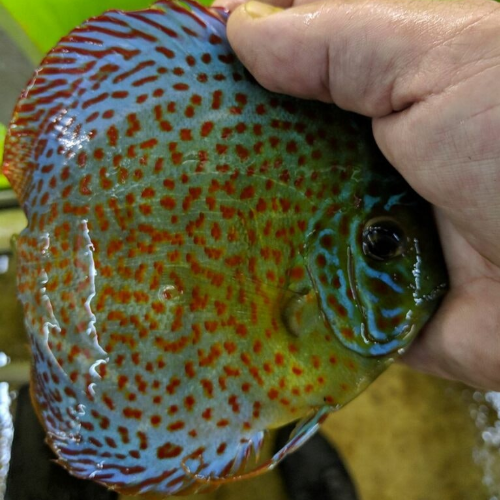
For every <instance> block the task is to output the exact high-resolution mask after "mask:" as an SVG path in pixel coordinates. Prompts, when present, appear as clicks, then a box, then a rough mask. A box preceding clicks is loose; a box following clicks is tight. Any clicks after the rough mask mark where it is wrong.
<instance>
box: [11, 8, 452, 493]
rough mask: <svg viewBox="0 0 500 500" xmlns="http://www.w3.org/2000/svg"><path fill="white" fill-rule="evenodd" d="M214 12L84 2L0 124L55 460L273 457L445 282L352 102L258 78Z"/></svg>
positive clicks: (316, 420) (191, 469) (403, 342)
mask: <svg viewBox="0 0 500 500" xmlns="http://www.w3.org/2000/svg"><path fill="white" fill-rule="evenodd" d="M226 18H227V13H225V12H224V11H222V10H220V9H219V10H218V9H206V8H203V7H201V6H199V5H197V4H195V3H192V2H185V3H178V2H174V1H160V2H158V3H156V4H155V5H153V6H152V7H151V8H150V9H148V10H143V11H137V12H121V11H110V12H107V13H105V14H103V15H102V16H100V17H97V18H94V19H91V20H89V21H87V22H85V23H84V24H83V25H82V26H81V27H78V28H76V29H75V30H74V31H73V32H71V33H70V34H69V35H68V36H67V37H65V38H63V39H62V40H61V41H60V42H59V44H58V45H57V46H56V47H55V48H54V49H53V50H52V51H51V52H50V53H49V54H48V55H47V57H46V58H45V60H44V61H43V62H42V64H41V67H40V68H39V69H38V70H37V72H36V73H35V76H34V78H33V79H32V81H31V82H30V83H29V85H28V87H27V89H26V91H25V92H24V93H23V95H22V96H21V98H20V101H19V103H18V104H17V108H16V110H15V112H14V116H13V120H12V123H11V125H10V128H9V132H8V136H7V141H6V150H5V159H4V160H5V164H4V171H5V173H6V175H7V176H8V178H9V179H10V182H11V184H12V186H13V188H14V190H15V192H16V194H17V196H18V198H19V201H20V203H21V205H22V207H23V208H24V211H25V212H26V215H27V218H28V227H27V228H26V229H25V230H24V231H23V232H22V234H21V235H20V236H19V239H18V241H17V248H18V254H19V271H18V282H19V294H20V300H21V301H22V304H23V306H24V313H25V318H26V326H27V331H28V335H29V339H30V343H31V349H32V353H33V370H32V394H33V399H34V401H35V403H36V406H37V410H38V413H39V416H40V419H41V421H42V422H43V425H44V426H45V429H46V431H47V440H48V442H49V444H50V446H51V447H52V448H53V449H54V451H55V453H56V454H57V456H58V460H59V462H60V463H61V464H62V465H63V466H64V467H66V468H67V469H68V470H69V471H70V472H71V473H72V474H74V475H76V476H79V477H83V478H92V479H94V480H96V481H98V482H100V483H102V484H104V485H106V486H108V487H110V488H113V489H116V490H119V491H122V492H125V493H145V492H151V493H159V494H176V493H187V492H196V491H206V490H207V489H210V488H213V487H216V486H218V485H219V484H222V483H224V482H226V481H230V480H234V479H238V478H241V477H247V476H251V475H253V474H256V473H259V472H262V471H264V470H267V469H269V468H272V467H273V466H274V465H275V464H276V463H277V462H278V461H279V460H280V459H281V458H283V457H284V456H285V455H286V454H287V453H289V452H291V451H293V450H294V449H296V448H297V447H298V446H299V445H300V444H302V443H303V442H305V441H306V440H307V438H308V437H310V436H311V435H312V433H313V432H314V431H315V430H316V429H317V427H318V425H319V424H320V423H321V421H322V420H323V419H324V418H325V416H326V415H327V414H328V413H329V412H331V411H334V410H336V409H338V408H340V407H341V406H342V405H344V404H346V403H347V402H348V401H349V400H351V399H352V398H353V397H354V396H355V395H356V394H358V393H359V392H360V391H362V390H363V389H364V388H365V387H366V386H367V385H368V384H369V383H370V381H372V380H373V379H374V378H375V377H376V376H377V375H378V374H379V373H381V371H382V370H383V369H384V368H386V367H387V365H388V364H390V362H391V361H392V360H393V359H394V357H395V356H396V355H397V354H398V352H402V351H403V350H404V349H405V348H406V347H407V346H408V344H409V343H410V341H411V340H412V339H413V338H414V337H415V335H416V333H417V331H418V330H419V329H420V328H421V327H422V325H423V324H424V323H425V322H426V321H427V320H428V318H429V317H430V315H431V314H432V312H433V310H434V309H435V307H436V305H437V304H438V301H439V297H440V296H441V295H442V293H443V290H444V288H445V283H446V273H445V271H444V266H443V261H442V256H441V251H440V247H439V243H438V240H437V237H436V234H435V229H434V226H433V222H432V216H431V214H430V212H429V210H428V208H427V206H426V205H425V203H424V202H423V201H422V200H421V199H420V198H419V197H418V196H417V195H416V194H415V193H414V192H413V191H412V190H411V189H410V188H409V186H408V185H407V184H406V183H405V182H404V181H403V180H402V179H401V178H400V177H399V176H398V174H396V173H395V171H393V169H392V168H391V167H390V166H389V165H388V164H387V163H386V162H385V160H384V159H383V158H382V157H381V155H380V153H379V152H378V151H377V150H376V149H375V147H374V146H373V142H372V139H371V135H370V129H369V124H368V125H367V123H366V122H365V121H363V119H362V118H360V117H358V116H355V115H352V114H349V113H346V112H344V111H341V110H339V109H337V108H336V107H334V106H329V105H325V104H321V103H315V102H306V101H300V100H297V99H293V98H290V97H286V96H282V95H277V94H273V93H270V92H268V91H266V90H265V89H263V88H261V87H260V86H259V85H258V84H257V83H256V82H255V81H254V80H253V79H252V77H251V76H250V75H249V73H247V72H246V70H245V69H244V67H243V66H242V65H241V63H240V62H239V61H238V60H237V58H236V57H235V55H234V53H233V52H232V51H231V48H230V47H229V45H228V42H227V39H226V25H225V22H226ZM300 419H301V421H300V423H299V424H298V427H297V429H296V431H295V433H294V434H293V435H292V436H291V438H290V441H289V442H288V443H287V444H286V445H285V446H284V448H283V449H281V450H280V451H279V452H278V453H276V454H275V455H274V456H273V457H272V458H271V459H269V460H267V461H265V462H264V463H260V462H259V460H258V452H259V449H260V448H261V447H262V444H263V442H264V441H265V439H267V436H268V432H267V431H268V430H269V429H272V428H276V427H278V426H281V425H284V424H286V423H289V422H291V421H294V420H300Z"/></svg>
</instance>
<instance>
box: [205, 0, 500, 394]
mask: <svg viewBox="0 0 500 500" xmlns="http://www.w3.org/2000/svg"><path fill="white" fill-rule="evenodd" d="M272 1H273V2H274V5H275V6H276V7H286V8H287V9H286V10H280V9H276V8H275V7H271V6H269V5H265V4H260V3H258V2H255V1H250V2H248V3H246V4H244V5H242V6H239V7H238V5H239V4H241V3H242V0H217V2H216V4H215V5H224V6H225V7H228V8H230V9H231V10H234V9H235V10H234V12H233V13H232V14H231V16H230V18H229V22H228V37H229V41H230V43H231V45H232V46H233V48H234V50H235V52H236V53H237V55H238V57H239V58H240V59H241V60H242V62H243V63H244V64H245V65H246V66H247V68H248V69H249V70H250V71H251V73H252V74H253V75H254V76H255V77H256V79H257V80H258V81H259V82H260V83H261V84H262V85H263V86H264V87H266V88H268V89H269V90H272V91H275V92H281V93H286V94H291V95H294V96H297V97H302V98H307V99H317V100H320V101H325V102H334V103H335V104H337V105H338V106H340V107H341V108H344V109H347V110H350V111H354V112H357V113H360V114H363V115H366V116H369V117H371V118H372V119H373V133H374V135H375V139H376V141H377V143H378V145H379V147H380V149H381V150H382V152H383V153H384V155H385V156H386V157H387V159H388V160H389V161H390V162H391V163H392V165H394V167H396V168H397V169H398V170H399V171H400V173H401V174H402V175H403V176H404V177H405V178H406V180H407V181H408V182H409V184H410V185H411V186H412V187H413V188H414V189H415V190H416V191H417V192H418V193H419V194H420V195H421V196H423V197H424V198H426V199H427V200H428V201H429V202H430V203H432V204H433V206H434V209H435V215H436V221H437V225H438V229H439V232H440V236H441V241H442V245H443V250H444V254H445V259H446V263H447V266H448V271H449V275H450V291H449V293H448V295H447V296H446V298H445V299H444V301H443V303H442V305H441V307H440V309H439V310H438V312H437V313H436V314H435V316H434V317H433V318H432V320H431V321H430V323H429V324H428V325H427V326H426V327H425V329H424V331H423V332H422V333H421V334H420V336H419V337H418V338H417V340H416V341H415V343H414V344H413V346H412V347H411V349H410V350H409V351H408V353H407V354H406V355H405V357H404V360H405V362H407V363H408V364H409V365H411V366H413V367H415V368H417V369H420V370H422V371H426V372H429V373H434V374H436V375H439V376H443V377H447V378H452V379H457V380H462V381H464V382H466V383H468V384H470V385H473V386H478V387H484V388H488V389H496V390H500V91H499V82H500V35H499V33H500V31H499V30H500V5H499V4H497V3H495V2H494V1H492V0H470V1H463V0H455V1H453V2H450V1H448V2H442V1H438V0H419V1H411V0H378V1H377V0H363V1H361V0H325V1H316V2H311V1H310V0H272Z"/></svg>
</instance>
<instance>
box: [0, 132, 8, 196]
mask: <svg viewBox="0 0 500 500" xmlns="http://www.w3.org/2000/svg"><path fill="white" fill-rule="evenodd" d="M6 132H7V129H6V128H5V127H4V126H3V125H2V124H1V123H0V165H1V164H2V157H3V142H4V140H5V134H6ZM8 187H9V183H8V181H7V179H6V177H5V176H4V175H2V174H0V189H6V188H8Z"/></svg>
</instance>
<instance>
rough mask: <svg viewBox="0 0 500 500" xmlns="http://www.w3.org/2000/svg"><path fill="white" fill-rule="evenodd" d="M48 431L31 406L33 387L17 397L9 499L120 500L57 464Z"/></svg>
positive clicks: (7, 493)
mask: <svg viewBox="0 0 500 500" xmlns="http://www.w3.org/2000/svg"><path fill="white" fill-rule="evenodd" d="M54 458H55V455H54V454H53V453H52V451H51V450H50V448H49V447H48V446H47V445H46V444H45V431H44V430H43V428H42V426H41V425H40V423H39V422H38V418H37V416H36V414H35V412H34V410H33V406H32V405H31V398H30V395H29V387H28V386H27V385H25V386H23V387H22V388H21V390H20V391H19V395H18V398H17V411H16V416H15V421H14V441H13V443H12V454H11V461H10V468H9V475H8V477H7V491H6V494H5V500H116V499H117V498H118V495H117V494H116V493H113V492H111V491H108V490H106V488H104V487H102V486H100V485H98V484H97V483H94V482H92V481H85V480H82V479H77V478H75V477H73V476H71V475H70V474H69V473H68V472H66V470H64V469H63V468H62V467H61V466H60V465H57V464H56V463H55V462H54Z"/></svg>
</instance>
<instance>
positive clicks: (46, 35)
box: [0, 0, 211, 189]
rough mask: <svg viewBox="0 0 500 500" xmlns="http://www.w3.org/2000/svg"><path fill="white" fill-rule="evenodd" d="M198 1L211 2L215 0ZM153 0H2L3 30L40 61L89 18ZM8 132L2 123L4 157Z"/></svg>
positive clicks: (3, 183) (2, 184) (1, 184)
mask: <svg viewBox="0 0 500 500" xmlns="http://www.w3.org/2000/svg"><path fill="white" fill-rule="evenodd" d="M198 1H199V2H200V3H202V4H204V5H210V4H211V0H198ZM152 3H154V0H0V29H2V30H3V31H5V32H6V33H7V34H8V35H9V36H10V37H11V38H12V40H14V42H15V43H16V44H17V45H18V46H19V47H20V48H21V50H22V51H23V52H25V53H26V54H27V56H28V57H29V58H30V59H31V60H32V61H33V63H34V64H38V63H39V62H40V60H41V59H42V57H43V56H44V54H46V53H47V52H48V51H49V50H50V49H51V48H52V47H53V46H54V45H55V44H56V43H57V42H58V41H59V39H60V38H61V37H63V36H64V35H66V34H67V33H68V32H69V31H71V29H73V28H74V27H75V26H78V25H79V24H81V23H82V22H83V21H84V20H85V19H87V18H89V17H93V16H97V15H99V14H101V13H102V12H104V11H106V10H109V9H122V10H138V9H144V8H147V7H149V6H150V5H151V4H152ZM0 94H1V84H0ZM5 132H6V129H5V126H4V125H2V124H1V123H0V160H1V157H2V152H3V143H4V138H5ZM7 187H8V183H7V179H6V178H5V177H4V176H3V175H0V189H5V188H7Z"/></svg>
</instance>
